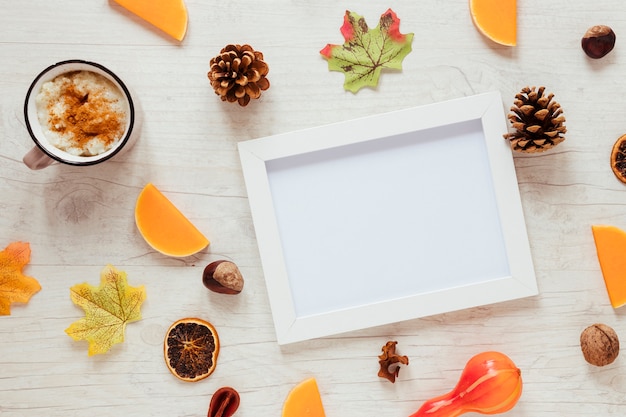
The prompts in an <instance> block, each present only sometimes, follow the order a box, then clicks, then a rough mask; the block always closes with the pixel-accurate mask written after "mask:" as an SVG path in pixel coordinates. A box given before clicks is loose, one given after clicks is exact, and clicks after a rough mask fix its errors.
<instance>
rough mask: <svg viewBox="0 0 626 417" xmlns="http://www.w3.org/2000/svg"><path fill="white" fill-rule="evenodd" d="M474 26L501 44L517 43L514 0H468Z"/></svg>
mask: <svg viewBox="0 0 626 417" xmlns="http://www.w3.org/2000/svg"><path fill="white" fill-rule="evenodd" d="M469 6H470V13H471V15H472V20H473V22H474V25H476V28H478V30H479V31H480V32H481V33H482V34H483V35H485V36H486V37H487V38H489V39H491V40H492V41H494V42H497V43H499V44H501V45H506V46H515V45H517V2H516V0H469Z"/></svg>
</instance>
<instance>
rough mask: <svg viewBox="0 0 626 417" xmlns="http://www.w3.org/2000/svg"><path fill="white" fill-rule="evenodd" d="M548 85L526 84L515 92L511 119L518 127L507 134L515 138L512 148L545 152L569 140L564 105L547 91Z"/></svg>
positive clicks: (520, 150)
mask: <svg viewBox="0 0 626 417" xmlns="http://www.w3.org/2000/svg"><path fill="white" fill-rule="evenodd" d="M544 91H545V87H539V89H538V90H536V91H535V87H532V88H531V87H524V88H523V89H522V91H521V92H520V93H518V94H517V95H516V96H515V101H514V102H513V103H514V105H513V107H511V112H512V113H509V116H508V118H509V120H510V122H511V125H512V126H513V128H514V129H515V131H514V132H513V133H507V134H505V135H504V138H505V139H508V140H509V141H510V142H511V148H512V149H513V150H515V151H518V152H527V153H533V152H543V151H546V150H548V149H550V148H552V147H554V146H556V145H558V144H559V143H561V142H563V141H564V140H565V137H564V136H563V134H564V133H565V132H567V129H566V128H565V126H564V123H565V117H564V116H563V114H562V113H563V110H562V109H561V105H560V104H559V103H557V102H556V101H553V100H552V98H553V97H554V94H549V95H547V96H546V95H544Z"/></svg>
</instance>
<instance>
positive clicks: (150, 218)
mask: <svg viewBox="0 0 626 417" xmlns="http://www.w3.org/2000/svg"><path fill="white" fill-rule="evenodd" d="M135 223H136V224H137V229H139V233H141V236H143V238H144V239H145V240H146V242H147V243H148V244H149V245H150V246H151V247H152V248H153V249H154V250H157V251H159V252H161V253H162V254H164V255H168V256H175V257H184V256H190V255H193V254H194V253H197V252H199V251H201V250H202V249H204V248H205V247H207V246H208V245H209V244H210V242H209V240H208V239H207V238H206V237H205V236H204V235H203V234H202V233H201V232H200V231H199V230H198V229H197V228H196V227H195V226H194V225H193V223H191V221H189V219H187V217H185V216H184V215H183V214H182V213H181V212H180V210H178V208H176V206H174V204H173V203H172V202H171V201H170V200H168V199H167V197H165V196H164V195H163V194H162V193H161V192H160V191H159V190H158V189H157V188H156V187H155V186H154V185H153V184H151V183H149V184H148V185H146V186H145V187H144V189H143V190H142V191H141V193H140V194H139V197H137V203H136V205H135Z"/></svg>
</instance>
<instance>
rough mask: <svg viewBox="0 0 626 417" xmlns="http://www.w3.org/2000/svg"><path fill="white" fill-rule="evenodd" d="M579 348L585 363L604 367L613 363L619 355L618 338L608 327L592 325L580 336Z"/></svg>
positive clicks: (597, 324) (599, 324)
mask: <svg viewBox="0 0 626 417" xmlns="http://www.w3.org/2000/svg"><path fill="white" fill-rule="evenodd" d="M580 348H581V350H582V351H583V356H584V357H585V360H586V361H587V362H589V363H590V364H592V365H595V366H605V365H608V364H610V363H613V361H614V360H615V359H616V358H617V355H619V338H618V337H617V333H615V330H613V329H612V328H611V327H610V326H607V325H606V324H601V323H596V324H592V325H591V326H589V327H587V328H586V329H585V330H583V331H582V333H581V334H580Z"/></svg>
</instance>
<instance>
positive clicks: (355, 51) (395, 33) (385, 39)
mask: <svg viewBox="0 0 626 417" xmlns="http://www.w3.org/2000/svg"><path fill="white" fill-rule="evenodd" d="M341 34H342V35H343V37H344V39H345V40H346V41H345V43H344V44H343V45H333V44H328V45H326V46H325V47H324V49H322V50H321V51H320V53H321V54H322V56H323V57H324V58H326V60H328V69H329V70H330V71H340V72H343V73H344V74H345V82H344V85H343V86H344V88H345V89H346V90H348V91H352V92H353V93H356V92H357V91H358V90H359V89H361V88H363V87H366V86H370V87H375V86H376V85H377V84H378V79H379V77H380V73H381V71H382V70H383V69H384V68H387V69H395V70H400V69H402V60H403V59H404V58H405V57H406V56H407V55H408V54H409V52H411V43H412V42H413V33H407V34H402V33H400V19H398V16H397V15H396V14H395V12H394V11H393V10H391V9H388V10H387V11H386V12H385V13H383V14H382V15H381V16H380V21H379V23H378V26H377V27H376V28H374V29H369V27H368V26H367V23H366V22H365V19H364V18H363V17H362V16H359V15H358V14H356V13H353V12H351V11H349V10H347V11H346V14H345V16H344V22H343V26H341Z"/></svg>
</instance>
